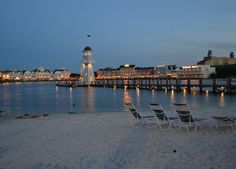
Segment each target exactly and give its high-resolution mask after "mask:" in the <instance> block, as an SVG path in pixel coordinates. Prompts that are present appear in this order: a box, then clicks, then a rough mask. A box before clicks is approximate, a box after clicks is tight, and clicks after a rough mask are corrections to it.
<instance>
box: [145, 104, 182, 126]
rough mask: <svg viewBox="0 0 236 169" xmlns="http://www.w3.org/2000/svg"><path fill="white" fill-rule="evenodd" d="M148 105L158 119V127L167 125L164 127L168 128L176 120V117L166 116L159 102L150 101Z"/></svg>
mask: <svg viewBox="0 0 236 169" xmlns="http://www.w3.org/2000/svg"><path fill="white" fill-rule="evenodd" d="M149 107H150V108H151V109H152V110H153V111H154V112H155V115H156V117H157V119H158V123H157V124H158V125H159V128H160V129H164V128H163V127H162V126H163V125H167V128H166V129H169V128H170V126H171V125H172V124H175V123H176V122H177V120H178V117H167V115H166V113H165V112H164V109H163V108H162V106H161V104H154V103H150V104H149Z"/></svg>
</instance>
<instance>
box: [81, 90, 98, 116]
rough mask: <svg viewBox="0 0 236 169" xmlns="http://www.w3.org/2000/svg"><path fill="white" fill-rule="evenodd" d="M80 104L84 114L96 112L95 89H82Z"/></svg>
mask: <svg viewBox="0 0 236 169" xmlns="http://www.w3.org/2000/svg"><path fill="white" fill-rule="evenodd" d="M80 104H81V107H83V111H84V112H94V111H95V90H94V88H93V87H85V88H81V99H80Z"/></svg>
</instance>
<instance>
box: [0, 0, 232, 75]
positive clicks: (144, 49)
mask: <svg viewBox="0 0 236 169" xmlns="http://www.w3.org/2000/svg"><path fill="white" fill-rule="evenodd" d="M87 34H89V35H91V37H90V38H87ZM87 45H89V46H91V48H92V50H93V52H94V55H93V56H94V59H95V62H96V63H95V70H97V69H99V68H105V67H119V65H121V64H126V63H128V64H135V65H136V66H138V67H141V66H154V65H160V64H177V65H180V66H181V65H186V64H196V63H197V61H199V60H201V59H202V58H203V57H204V56H205V55H206V54H207V50H208V49H212V50H213V55H218V56H219V55H220V56H227V55H229V53H230V51H234V52H235V53H236V1H235V0H0V70H5V69H11V70H17V69H19V70H23V69H29V70H31V69H33V68H38V67H45V68H49V69H51V70H53V69H55V68H67V69H69V70H71V71H73V72H79V71H80V62H81V60H82V50H83V49H84V47H85V46H87Z"/></svg>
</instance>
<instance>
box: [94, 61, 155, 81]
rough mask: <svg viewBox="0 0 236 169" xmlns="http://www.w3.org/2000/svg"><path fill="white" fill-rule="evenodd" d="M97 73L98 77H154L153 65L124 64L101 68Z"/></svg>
mask: <svg viewBox="0 0 236 169" xmlns="http://www.w3.org/2000/svg"><path fill="white" fill-rule="evenodd" d="M96 75H97V76H96V79H104V78H109V79H111V78H142V77H152V76H153V67H135V65H133V64H124V65H120V67H119V68H110V67H108V68H105V69H99V70H98V71H96Z"/></svg>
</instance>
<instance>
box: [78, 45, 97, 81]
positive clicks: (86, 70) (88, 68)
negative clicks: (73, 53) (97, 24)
mask: <svg viewBox="0 0 236 169" xmlns="http://www.w3.org/2000/svg"><path fill="white" fill-rule="evenodd" d="M92 54H93V52H92V49H91V48H90V47H89V46H87V47H85V48H84V50H83V60H82V62H81V84H83V85H91V84H94V82H95V79H94V71H93V65H94V63H95V62H94V60H93V57H92Z"/></svg>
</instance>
